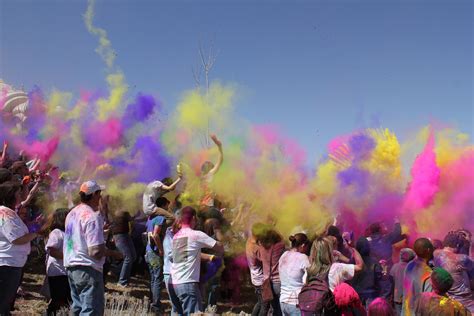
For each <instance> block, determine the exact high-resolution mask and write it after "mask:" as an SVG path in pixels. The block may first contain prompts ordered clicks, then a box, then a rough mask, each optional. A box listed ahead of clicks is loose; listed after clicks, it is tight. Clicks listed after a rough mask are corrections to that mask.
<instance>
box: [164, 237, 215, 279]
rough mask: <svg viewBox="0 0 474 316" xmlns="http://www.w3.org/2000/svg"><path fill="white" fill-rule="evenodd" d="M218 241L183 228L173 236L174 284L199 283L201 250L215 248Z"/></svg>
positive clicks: (172, 270) (172, 275)
mask: <svg viewBox="0 0 474 316" xmlns="http://www.w3.org/2000/svg"><path fill="white" fill-rule="evenodd" d="M216 242H217V241H215V240H214V239H212V238H211V237H209V236H208V235H206V234H205V233H203V232H201V231H198V230H193V229H191V228H182V229H180V230H179V231H178V232H177V233H176V234H175V235H174V236H173V263H172V264H171V279H172V280H173V284H183V283H193V282H199V274H200V271H201V249H202V248H213V247H214V245H215V244H216Z"/></svg>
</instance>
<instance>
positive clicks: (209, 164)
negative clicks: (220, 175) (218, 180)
mask: <svg viewBox="0 0 474 316" xmlns="http://www.w3.org/2000/svg"><path fill="white" fill-rule="evenodd" d="M212 168H214V164H213V163H212V162H210V161H205V162H204V163H203V164H202V165H201V174H202V175H203V176H204V175H206V174H208V173H209V171H211V170H212Z"/></svg>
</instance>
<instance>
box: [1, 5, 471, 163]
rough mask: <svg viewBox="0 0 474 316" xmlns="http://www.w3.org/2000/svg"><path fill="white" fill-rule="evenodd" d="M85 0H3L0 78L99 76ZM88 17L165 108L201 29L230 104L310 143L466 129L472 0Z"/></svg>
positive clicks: (102, 11)
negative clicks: (437, 125)
mask: <svg viewBox="0 0 474 316" xmlns="http://www.w3.org/2000/svg"><path fill="white" fill-rule="evenodd" d="M86 7H87V3H86V2H85V1H49V0H47V1H37V0H28V1H27V0H21V1H12V0H0V40H1V46H0V78H3V79H4V80H5V81H6V82H8V83H11V84H13V85H15V86H24V87H25V88H26V89H30V88H31V87H32V86H33V85H35V84H37V85H39V86H40V87H41V88H43V89H44V90H46V91H48V90H50V89H51V88H53V87H55V88H58V89H60V90H66V91H75V92H78V91H80V89H88V90H90V89H97V88H99V89H105V81H104V78H105V67H104V64H103V62H102V61H101V59H100V57H99V56H98V55H97V54H96V53H95V47H96V46H97V41H96V38H95V37H93V36H92V35H90V34H89V33H88V32H87V30H86V28H85V26H84V23H83V20H82V14H83V13H84V12H85V10H86ZM94 23H95V25H97V26H99V27H101V28H104V29H106V30H107V32H108V36H109V38H110V40H111V42H112V45H113V47H114V49H115V50H116V51H117V59H116V65H118V66H119V67H120V68H121V69H122V70H123V71H124V73H125V75H126V78H127V82H128V83H129V85H130V86H131V89H132V91H136V92H138V91H146V92H151V93H157V94H158V95H159V96H160V97H161V99H162V100H163V101H164V103H165V106H166V107H168V108H172V107H173V106H175V105H176V103H177V102H178V100H179V97H180V94H181V93H182V92H183V91H184V90H186V89H189V88H193V86H194V82H193V78H192V73H191V68H192V66H194V65H197V62H198V54H197V48H198V44H199V42H200V41H201V42H202V43H204V44H206V43H208V42H209V41H210V40H213V41H214V43H215V44H214V46H215V48H216V49H218V50H219V55H218V57H217V62H216V65H215V67H214V69H213V73H212V74H211V75H212V78H214V79H219V80H220V81H222V82H224V83H232V84H236V85H237V86H238V92H239V93H238V95H239V97H238V100H237V111H238V113H239V114H240V115H241V116H243V117H245V118H246V119H248V120H250V121H251V122H255V123H275V124H277V125H280V126H281V128H282V130H283V131H284V132H285V133H286V134H287V135H289V136H290V137H293V138H295V139H296V140H298V141H299V142H300V143H301V144H302V146H303V147H305V148H306V149H307V151H308V154H309V157H310V160H314V159H316V158H317V157H320V156H321V155H322V154H323V153H324V152H325V146H326V144H327V143H328V141H329V140H330V139H332V138H333V137H335V136H337V135H341V134H345V133H348V132H350V131H352V130H354V129H356V128H360V127H366V126H370V127H380V126H382V127H387V128H390V129H391V130H393V131H395V132H396V133H397V135H399V137H400V138H401V139H402V140H403V139H404V138H408V137H410V135H412V133H413V132H414V131H415V130H416V129H417V128H418V127H421V126H423V125H425V124H427V123H429V122H431V121H433V120H434V121H437V120H438V121H442V122H444V123H447V124H452V125H454V126H457V127H459V128H460V129H461V130H462V131H464V132H466V133H469V134H470V135H471V137H473V136H474V127H473V120H474V118H473V94H472V93H473V87H474V85H473V48H472V44H473V3H472V1H467V0H466V1H461V0H450V1H447V0H446V1H436V0H434V1H416V0H415V1H384V0H378V1H375V0H370V1H355V0H353V1H350V0H346V1H246V0H242V1H235V0H227V1H180V0H178V1H151V0H150V1H131V0H126V1H125V0H118V1H111V0H99V1H98V2H97V5H96V17H95V20H94Z"/></svg>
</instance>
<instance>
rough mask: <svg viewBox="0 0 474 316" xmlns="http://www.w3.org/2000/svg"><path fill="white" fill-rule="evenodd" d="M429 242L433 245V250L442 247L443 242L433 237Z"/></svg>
mask: <svg viewBox="0 0 474 316" xmlns="http://www.w3.org/2000/svg"><path fill="white" fill-rule="evenodd" d="M431 243H432V244H433V247H434V249H435V250H436V249H443V247H444V246H443V242H442V241H441V240H439V239H433V240H432V241H431Z"/></svg>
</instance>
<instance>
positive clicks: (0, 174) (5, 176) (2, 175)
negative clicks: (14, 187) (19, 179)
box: [0, 168, 13, 183]
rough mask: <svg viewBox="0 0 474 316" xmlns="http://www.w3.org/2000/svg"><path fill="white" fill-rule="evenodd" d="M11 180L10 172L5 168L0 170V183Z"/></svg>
mask: <svg viewBox="0 0 474 316" xmlns="http://www.w3.org/2000/svg"><path fill="white" fill-rule="evenodd" d="M12 179H13V174H12V173H11V171H10V170H8V169H6V168H0V183H4V182H7V181H11V180H12Z"/></svg>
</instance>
